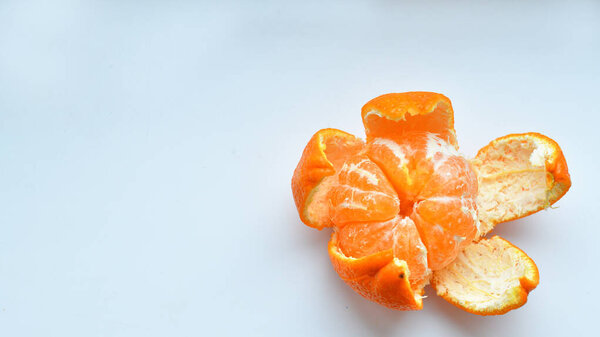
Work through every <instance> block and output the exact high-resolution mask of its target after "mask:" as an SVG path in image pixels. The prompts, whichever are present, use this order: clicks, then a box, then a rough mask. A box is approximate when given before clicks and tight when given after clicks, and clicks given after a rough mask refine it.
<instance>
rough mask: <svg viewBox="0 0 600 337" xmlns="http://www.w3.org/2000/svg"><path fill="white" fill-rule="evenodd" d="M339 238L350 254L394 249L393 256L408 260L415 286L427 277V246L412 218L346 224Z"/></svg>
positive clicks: (348, 254) (338, 235) (357, 256)
mask: <svg viewBox="0 0 600 337" xmlns="http://www.w3.org/2000/svg"><path fill="white" fill-rule="evenodd" d="M337 238H338V246H339V249H340V250H341V251H342V252H343V253H344V255H346V256H348V257H354V258H363V257H366V256H369V255H374V254H377V253H380V252H382V251H386V250H390V249H391V250H392V252H393V256H394V257H396V258H399V259H400V260H404V261H406V263H407V265H408V269H409V274H408V276H409V279H410V282H411V286H412V287H413V289H416V288H418V287H419V286H421V287H422V286H423V285H424V284H425V283H426V281H427V280H428V279H427V278H428V277H429V269H428V268H427V250H426V249H425V245H423V242H422V241H421V239H420V237H419V232H418V231H417V228H416V226H415V223H414V222H413V221H412V220H411V219H410V218H402V217H400V216H396V217H395V218H393V219H391V220H388V221H384V222H367V223H352V224H347V225H346V226H344V227H342V228H341V229H339V230H337Z"/></svg>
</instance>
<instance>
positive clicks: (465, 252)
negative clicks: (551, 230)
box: [292, 92, 571, 315]
mask: <svg viewBox="0 0 600 337" xmlns="http://www.w3.org/2000/svg"><path fill="white" fill-rule="evenodd" d="M362 119H363V123H364V126H365V130H366V135H367V138H366V142H365V141H363V140H361V139H359V138H356V137H355V136H353V135H351V134H348V133H345V132H343V131H340V130H336V129H324V130H320V131H318V132H317V133H316V134H315V135H314V136H313V137H312V138H311V140H310V141H309V142H308V145H307V146H306V148H305V149H304V153H303V154H302V158H301V159H300V163H299V164H298V167H297V168H296V170H295V172H294V176H293V178H292V191H293V194H294V200H295V202H296V206H297V208H298V212H299V214H300V219H301V220H302V221H303V222H304V223H305V224H306V225H308V226H310V227H314V228H317V229H322V228H325V227H333V234H332V236H331V240H330V242H329V255H330V257H331V261H332V263H333V266H334V268H335V270H336V272H337V273H338V274H339V275H340V277H341V278H342V279H343V280H344V281H345V282H346V283H347V284H348V285H350V287H352V289H354V290H355V291H356V292H358V293H359V294H361V295H362V296H364V297H366V298H368V299H370V300H372V301H374V302H377V303H380V304H382V305H385V306H387V307H389V308H393V309H399V310H418V309H421V308H422V307H423V303H422V298H423V293H424V291H423V289H424V287H425V286H426V285H427V284H430V283H431V284H432V285H433V286H434V287H435V289H436V291H437V293H438V295H440V296H442V297H443V298H444V299H446V300H447V301H448V302H450V303H452V304H454V305H456V306H458V307H459V308H461V309H464V310H466V311H469V312H472V313H475V314H479V315H497V314H503V313H506V312H507V311H509V310H512V309H515V308H518V307H520V306H522V305H523V304H525V302H526V301H527V294H528V293H529V291H531V290H533V289H534V288H535V287H536V286H537V284H538V282H539V275H538V271H537V267H536V265H535V263H534V262H533V261H532V260H531V259H530V258H529V257H528V256H527V255H526V254H525V253H524V252H523V251H521V250H520V249H519V248H517V247H515V246H514V245H512V244H511V243H510V242H508V241H506V240H504V239H502V238H500V237H498V236H494V237H492V238H489V239H487V238H484V236H485V235H486V234H487V233H488V232H489V231H490V230H492V229H493V228H494V226H495V225H496V224H498V223H500V222H506V221H510V220H514V219H517V218H521V217H524V216H526V215H529V214H532V213H535V212H537V211H539V210H542V209H545V208H547V207H549V206H550V205H552V204H553V203H555V202H556V201H557V200H558V199H560V198H561V197H562V196H563V195H564V194H565V193H566V192H567V190H568V189H569V187H570V186H571V180H570V178H569V173H568V169H567V163H566V162H565V158H564V156H563V154H562V151H561V150H560V148H559V146H558V144H556V142H554V141H553V140H552V139H550V138H548V137H546V136H543V135H541V134H538V133H525V134H512V135H508V136H504V137H501V138H498V139H496V140H494V141H492V142H491V143H490V144H488V145H487V146H485V147H484V148H482V149H481V150H480V151H479V152H478V153H477V155H476V156H475V158H473V159H471V160H467V159H465V158H464V157H463V156H461V155H460V154H459V153H458V152H457V150H458V144H457V142H456V135H455V132H454V112H453V111H452V105H451V104H450V100H449V99H448V98H447V97H445V96H443V95H440V94H436V93H430V92H407V93H401V94H387V95H383V96H379V97H377V98H375V99H373V100H371V101H370V102H368V103H367V104H366V105H365V106H364V107H363V108H362Z"/></svg>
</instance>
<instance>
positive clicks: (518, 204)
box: [471, 132, 571, 235]
mask: <svg viewBox="0 0 600 337" xmlns="http://www.w3.org/2000/svg"><path fill="white" fill-rule="evenodd" d="M471 164H472V166H473V168H474V169H475V172H476V173H477V180H478V185H479V194H478V197H477V208H478V210H479V219H480V221H481V228H480V231H481V235H485V234H486V233H487V232H489V231H490V230H492V229H493V227H494V226H495V225H496V224H498V223H501V222H506V221H511V220H515V219H518V218H522V217H524V216H527V215H530V214H533V213H535V212H538V211H540V210H542V209H545V208H547V207H549V206H550V205H552V204H554V203H555V202H556V201H558V200H559V199H560V198H562V196H563V195H565V193H567V191H568V190H569V188H570V187H571V178H570V176H569V170H568V168H567V162H566V160H565V157H564V155H563V153H562V150H561V149H560V147H559V146H558V144H557V143H556V142H555V141H554V140H552V139H550V138H548V137H546V136H544V135H542V134H539V133H534V132H530V133H523V134H510V135H507V136H504V137H500V138H498V139H495V140H493V141H492V142H490V143H489V144H488V145H486V146H485V147H483V148H482V149H481V150H479V152H478V153H477V156H476V157H475V158H473V159H472V160H471Z"/></svg>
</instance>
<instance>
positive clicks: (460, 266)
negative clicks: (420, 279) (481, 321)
mask: <svg viewBox="0 0 600 337" xmlns="http://www.w3.org/2000/svg"><path fill="white" fill-rule="evenodd" d="M539 282H540V276H539V273H538V269H537V266H536V265H535V263H534V262H533V260H532V259H531V258H530V257H529V256H527V254H525V253H524V252H523V251H522V250H520V249H519V248H517V247H515V246H514V245H513V244H511V243H510V242H508V241H506V240H504V239H502V238H500V237H499V236H493V237H492V238H490V239H482V240H481V241H479V242H474V243H472V244H470V245H469V246H467V248H465V249H464V250H463V251H462V252H460V254H458V256H457V258H456V260H454V262H453V263H452V264H451V265H449V266H448V267H446V268H445V269H444V270H440V271H437V272H435V273H434V275H433V279H432V285H433V287H434V288H435V290H436V291H437V294H438V295H439V296H441V297H443V298H444V299H445V300H446V301H448V302H450V303H452V304H454V305H455V306H457V307H459V308H461V309H463V310H466V311H468V312H470V313H473V314H478V315H484V316H487V315H501V314H504V313H506V312H508V311H510V310H512V309H516V308H519V307H520V306H522V305H523V304H525V303H526V302H527V294H529V292H530V291H532V290H533V289H535V287H537V285H538V283H539Z"/></svg>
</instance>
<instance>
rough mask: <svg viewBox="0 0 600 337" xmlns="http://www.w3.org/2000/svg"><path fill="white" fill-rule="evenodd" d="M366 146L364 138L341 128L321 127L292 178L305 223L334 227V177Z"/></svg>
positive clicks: (307, 146) (313, 225) (319, 226)
mask: <svg viewBox="0 0 600 337" xmlns="http://www.w3.org/2000/svg"><path fill="white" fill-rule="evenodd" d="M363 147H364V143H363V141H362V140H361V139H360V138H357V137H355V136H353V135H351V134H349V133H346V132H344V131H340V130H337V129H323V130H319V131H318V132H317V133H315V134H314V135H313V136H312V138H311V139H310V141H309V142H308V144H307V145H306V147H305V148H304V152H303V153H302V158H301V159H300V162H299V163H298V166H297V167H296V170H295V171H294V176H293V177H292V192H293V195H294V201H295V202H296V208H297V209H298V213H299V214H300V219H301V220H302V222H304V223H305V224H306V225H308V226H310V227H314V228H317V229H322V228H323V227H328V226H331V220H330V219H329V202H328V200H327V195H328V192H329V189H330V187H331V185H332V182H333V180H332V179H331V178H332V177H333V175H334V174H335V172H336V171H338V170H339V169H340V168H341V167H342V165H343V164H344V162H345V161H346V160H348V158H350V157H352V156H354V155H355V154H356V153H358V152H359V151H360V150H362V148H363Z"/></svg>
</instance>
